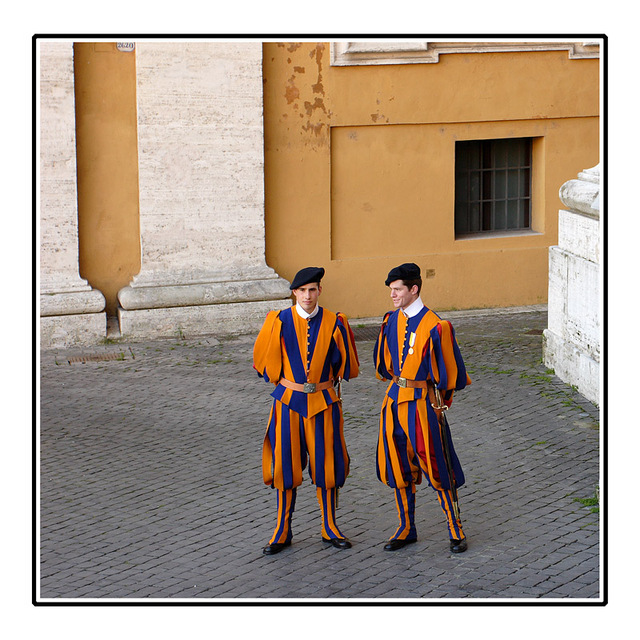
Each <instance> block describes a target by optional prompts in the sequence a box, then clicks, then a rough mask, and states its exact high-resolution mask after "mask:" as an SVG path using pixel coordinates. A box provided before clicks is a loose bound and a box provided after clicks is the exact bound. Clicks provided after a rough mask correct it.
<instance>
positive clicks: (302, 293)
mask: <svg viewBox="0 0 640 640" xmlns="http://www.w3.org/2000/svg"><path fill="white" fill-rule="evenodd" d="M321 293H322V287H321V286H320V285H319V284H318V283H317V282H310V283H309V284H303V285H302V286H301V287H298V288H297V289H294V290H293V295H294V296H295V297H296V302H297V303H298V304H299V305H300V306H301V307H302V308H303V309H304V310H305V311H306V312H307V313H311V312H312V311H313V310H314V309H315V308H316V305H317V304H318V297H319V296H320V294H321Z"/></svg>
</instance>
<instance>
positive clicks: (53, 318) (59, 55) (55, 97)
mask: <svg viewBox="0 0 640 640" xmlns="http://www.w3.org/2000/svg"><path fill="white" fill-rule="evenodd" d="M38 61H39V65H40V66H39V82H40V87H39V99H40V104H39V125H40V127H39V128H40V131H39V152H40V166H39V185H40V193H39V202H38V211H39V231H40V272H39V278H40V345H41V346H42V347H44V348H48V347H63V346H72V345H82V344H95V343H97V342H99V341H100V340H102V339H103V338H104V337H105V336H106V334H107V318H106V313H105V312H104V308H105V299H104V296H103V295H102V293H101V292H100V291H97V290H94V289H92V288H91V286H89V284H88V282H87V281H86V280H83V279H82V278H81V277H80V273H79V264H78V199H77V191H76V186H77V185H76V144H75V125H76V123H75V109H74V103H75V101H74V86H73V43H72V42H66V41H61V42H47V41H41V42H40V43H39V57H38Z"/></svg>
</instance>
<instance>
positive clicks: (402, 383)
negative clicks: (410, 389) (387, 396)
mask: <svg viewBox="0 0 640 640" xmlns="http://www.w3.org/2000/svg"><path fill="white" fill-rule="evenodd" d="M398 386H399V387H402V388H403V389H406V387H407V379H406V378H398Z"/></svg>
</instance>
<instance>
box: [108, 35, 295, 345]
mask: <svg viewBox="0 0 640 640" xmlns="http://www.w3.org/2000/svg"><path fill="white" fill-rule="evenodd" d="M136 67H137V70H136V73H137V100H138V154H139V184H140V227H141V243H142V268H141V271H140V273H139V274H138V275H137V276H135V277H134V279H133V281H132V282H131V284H130V286H128V287H125V288H124V289H122V290H121V291H120V293H119V295H118V299H119V302H120V305H121V307H122V308H121V310H120V312H119V313H120V328H121V332H122V333H123V335H137V334H146V335H165V334H172V333H175V332H176V331H178V330H180V331H184V330H185V328H186V326H187V325H188V327H190V331H191V332H192V333H193V332H196V333H218V334H220V333H232V332H234V331H235V330H237V328H238V325H237V324H236V323H234V322H228V321H226V320H225V318H227V317H231V316H234V314H235V312H234V313H230V311H229V310H225V309H223V308H222V307H223V306H225V305H229V304H235V305H242V304H243V303H247V304H246V306H245V307H244V309H245V313H246V317H245V319H244V320H245V321H244V322H243V326H252V327H259V326H260V323H261V322H262V320H263V319H264V313H266V311H264V309H265V308H283V307H285V306H288V305H289V304H290V301H289V296H290V291H289V289H288V283H287V282H286V281H285V280H283V279H281V278H279V277H278V276H277V274H276V273H275V272H274V271H273V270H272V269H270V268H269V267H267V265H266V263H265V258H264V175H263V169H264V167H263V157H264V151H263V126H262V46H261V43H259V42H238V43H232V42H218V41H216V42H206V41H198V42H175V41H174V42H148V43H147V42H141V43H137V44H136ZM258 302H262V303H265V304H257V305H256V304H254V303H258ZM248 303H251V304H248Z"/></svg>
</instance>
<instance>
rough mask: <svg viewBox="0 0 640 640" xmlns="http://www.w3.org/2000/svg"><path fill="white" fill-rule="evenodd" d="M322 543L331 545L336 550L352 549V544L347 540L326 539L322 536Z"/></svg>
mask: <svg viewBox="0 0 640 640" xmlns="http://www.w3.org/2000/svg"><path fill="white" fill-rule="evenodd" d="M322 542H324V543H325V544H331V545H333V546H334V547H335V548H336V549H351V543H350V542H349V541H348V540H347V539H346V538H325V537H324V536H322Z"/></svg>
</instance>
